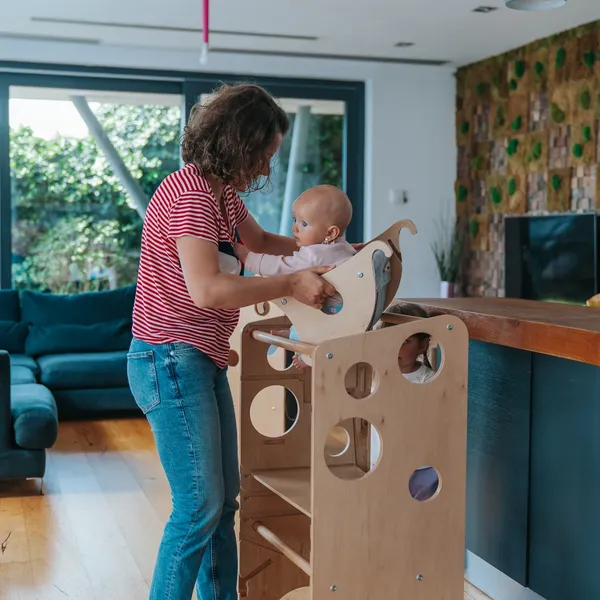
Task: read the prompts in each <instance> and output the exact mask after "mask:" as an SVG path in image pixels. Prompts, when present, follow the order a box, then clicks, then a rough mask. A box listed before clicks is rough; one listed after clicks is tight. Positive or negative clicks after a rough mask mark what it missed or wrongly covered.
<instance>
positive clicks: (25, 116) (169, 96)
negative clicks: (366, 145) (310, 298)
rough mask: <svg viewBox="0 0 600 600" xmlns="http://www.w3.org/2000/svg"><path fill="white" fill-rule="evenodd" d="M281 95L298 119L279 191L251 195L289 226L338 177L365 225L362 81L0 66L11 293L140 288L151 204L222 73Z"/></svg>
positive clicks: (0, 232) (3, 230)
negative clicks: (197, 107)
mask: <svg viewBox="0 0 600 600" xmlns="http://www.w3.org/2000/svg"><path fill="white" fill-rule="evenodd" d="M240 80H241V81H243V80H248V81H252V82H254V83H258V84H259V85H262V86H264V87H265V88H266V89H268V90H269V91H270V92H271V93H272V94H273V96H274V97H275V98H277V100H278V101H279V102H280V103H281V105H282V106H283V107H284V109H285V110H286V112H287V113H288V114H289V116H290V121H291V125H292V127H291V130H290V133H289V134H288V135H287V136H286V138H285V140H284V143H283V145H282V147H281V149H280V151H279V152H278V154H277V156H276V157H275V158H274V163H273V170H272V176H271V182H270V185H268V186H266V187H265V189H263V190H260V191H258V192H255V193H253V194H250V195H248V196H247V197H245V202H246V203H247V205H248V207H249V209H250V211H251V212H252V214H253V215H254V216H255V217H256V219H257V220H258V221H259V223H261V225H262V226H263V227H264V228H265V229H267V230H269V231H274V232H278V233H282V234H289V233H290V229H291V204H292V202H293V200H294V199H295V198H296V197H297V196H298V195H299V194H300V193H302V192H303V191H304V190H306V189H307V188H309V187H311V186H314V185H317V184H319V183H329V184H332V185H336V186H338V187H341V188H342V189H344V190H345V191H346V193H347V194H348V196H349V197H350V199H351V201H352V203H353V205H354V218H353V220H352V223H351V225H350V228H349V230H348V238H349V240H350V241H353V242H354V241H361V239H362V233H363V187H364V184H363V162H364V149H363V130H364V87H363V84H361V83H350V82H348V83H347V82H324V81H318V80H292V79H275V78H262V79H261V78H252V79H250V78H244V77H237V78H235V79H233V78H232V77H231V76H226V75H223V76H221V75H210V76H208V75H202V74H198V73H182V72H158V71H157V72H154V71H139V70H126V69H106V70H103V69H101V68H85V67H75V66H66V65H25V64H17V63H3V62H1V61H0V287H1V288H17V289H31V290H38V291H51V292H57V293H72V292H85V291H95V290H103V289H111V288H114V287H119V286H122V285H127V284H130V283H133V282H135V280H136V271H137V264H138V259H139V251H140V235H141V229H142V223H143V217H144V212H145V207H146V206H147V203H148V201H149V199H150V197H151V196H152V194H153V193H154V190H155V189H156V187H157V186H158V185H159V183H160V182H161V181H162V179H163V178H164V177H165V176H166V175H167V174H169V173H170V172H172V171H173V170H175V169H177V168H179V166H180V164H181V163H180V149H179V144H180V136H181V131H182V127H183V124H184V122H185V121H186V119H187V117H188V115H189V112H190V110H191V107H192V106H193V105H194V104H195V103H196V102H201V101H203V100H206V98H208V97H209V96H210V94H211V93H213V91H214V90H215V89H216V88H217V87H218V86H219V85H220V83H221V82H222V81H228V82H232V81H240Z"/></svg>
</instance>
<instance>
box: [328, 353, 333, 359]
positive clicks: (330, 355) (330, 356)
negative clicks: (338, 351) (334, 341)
mask: <svg viewBox="0 0 600 600" xmlns="http://www.w3.org/2000/svg"><path fill="white" fill-rule="evenodd" d="M326 358H327V359H329V360H331V359H332V358H333V354H331V352H328V353H327V355H326Z"/></svg>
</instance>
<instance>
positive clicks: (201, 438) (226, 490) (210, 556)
mask: <svg viewBox="0 0 600 600" xmlns="http://www.w3.org/2000/svg"><path fill="white" fill-rule="evenodd" d="M127 374H128V378H129V385H130V387H131V391H132V392H133V395H134V397H135V400H136V402H137V404H138V406H139V407H140V408H141V410H142V412H143V413H144V414H145V415H146V417H147V419H148V421H149V422H150V425H151V427H152V432H153V434H154V439H155V441H156V447H157V449H158V454H159V457H160V461H161V463H162V465H163V468H164V470H165V473H166V475H167V479H168V481H169V485H170V486H171V493H172V497H173V511H172V512H171V516H170V518H169V521H168V522H167V524H166V526H165V530H164V533H163V538H162V541H161V544H160V548H159V550H158V557H157V560H156V566H155V569H154V576H153V579H152V587H151V590H150V600H190V598H191V597H192V593H193V590H194V584H195V585H196V592H197V594H198V598H199V599H200V600H237V598H238V595H237V578H238V558H237V544H236V539H235V531H234V517H235V512H236V510H237V509H238V502H237V497H238V494H239V489H240V475H239V467H238V451H237V433H236V421H235V410H234V407H233V400H232V397H231V392H230V390H229V383H228V381H227V372H226V369H220V368H219V367H217V366H216V365H215V363H214V362H213V361H212V360H211V359H209V358H208V357H207V356H206V355H205V354H204V353H202V352H200V350H197V349H196V348H193V347H192V346H189V345H187V344H183V343H171V344H160V345H151V344H146V343H145V342H142V341H140V340H137V339H135V338H134V340H133V341H132V343H131V348H130V350H129V354H128V357H127Z"/></svg>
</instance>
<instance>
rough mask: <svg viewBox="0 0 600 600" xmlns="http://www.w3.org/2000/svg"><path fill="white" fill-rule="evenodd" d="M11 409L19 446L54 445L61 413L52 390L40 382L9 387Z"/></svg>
mask: <svg viewBox="0 0 600 600" xmlns="http://www.w3.org/2000/svg"><path fill="white" fill-rule="evenodd" d="M10 396H11V398H10V409H11V410H10V412H11V416H12V421H13V427H14V431H15V442H16V444H17V446H20V447H21V448H25V449H28V450H42V449H44V448H51V447H52V445H53V444H54V442H55V441H56V436H57V435H58V413H57V411H56V403H55V402H54V396H53V395H52V392H51V391H50V390H49V389H48V388H46V387H44V386H43V385H39V384H37V383H28V384H25V385H13V386H11V388H10Z"/></svg>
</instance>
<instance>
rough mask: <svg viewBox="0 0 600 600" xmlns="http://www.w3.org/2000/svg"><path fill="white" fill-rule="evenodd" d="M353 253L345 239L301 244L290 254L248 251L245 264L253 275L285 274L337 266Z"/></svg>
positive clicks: (353, 250)
mask: <svg viewBox="0 0 600 600" xmlns="http://www.w3.org/2000/svg"><path fill="white" fill-rule="evenodd" d="M355 254H356V250H355V249H354V248H353V247H352V246H351V245H350V244H349V243H348V242H347V241H346V240H338V241H336V242H334V243H333V244H313V245H312V246H302V247H301V248H299V249H298V250H297V251H296V252H294V254H292V256H275V255H273V254H256V253H255V252H249V253H248V256H247V257H246V263H245V266H246V269H248V271H250V272H252V273H254V274H255V275H262V276H267V275H286V274H288V273H295V272H296V271H301V270H302V269H310V268H311V267H327V266H331V267H337V266H338V265H341V264H342V263H344V262H346V261H347V260H348V259H349V258H351V257H352V256H354V255H355Z"/></svg>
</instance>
